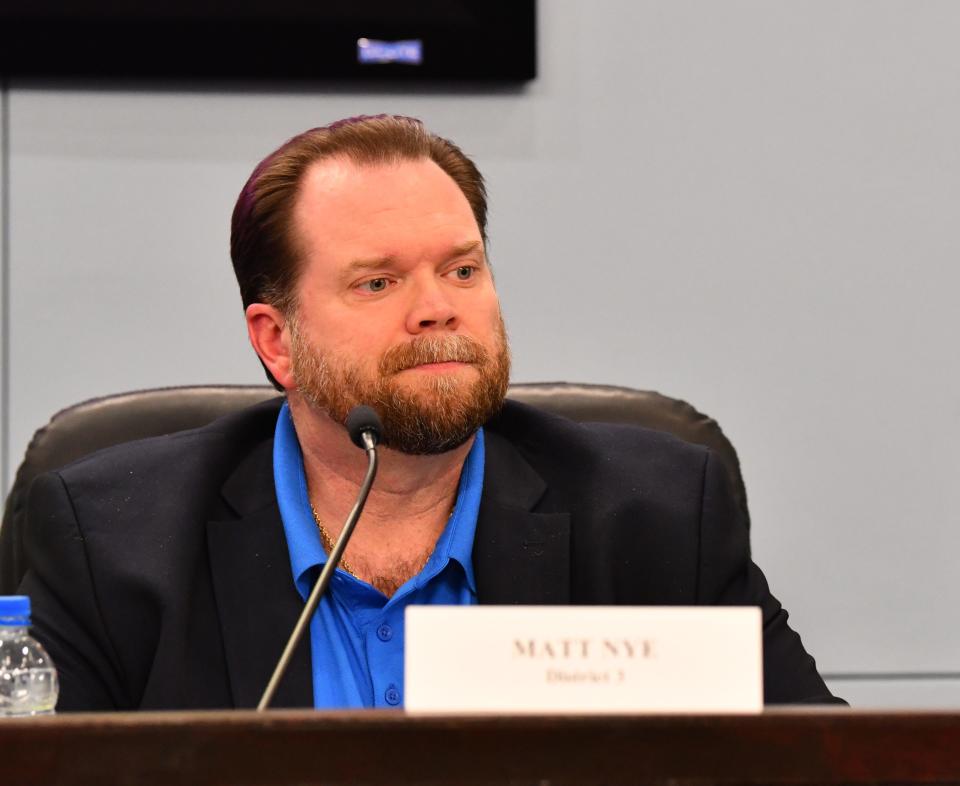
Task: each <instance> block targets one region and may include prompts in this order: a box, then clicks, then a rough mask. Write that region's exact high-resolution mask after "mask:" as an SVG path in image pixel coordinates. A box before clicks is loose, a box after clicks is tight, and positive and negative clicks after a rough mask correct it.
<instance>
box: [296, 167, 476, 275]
mask: <svg viewBox="0 0 960 786" xmlns="http://www.w3.org/2000/svg"><path fill="white" fill-rule="evenodd" d="M294 228H295V231H296V233H297V236H298V238H299V240H300V241H301V243H302V244H303V247H304V251H305V252H306V254H307V255H308V256H311V257H312V256H316V255H324V254H325V253H326V252H328V251H329V252H332V253H336V254H337V255H338V256H340V255H342V254H344V253H349V254H351V255H361V256H362V255H374V254H384V255H387V254H389V255H394V254H399V253H402V252H403V251H404V250H407V249H411V248H415V247H419V246H422V245H423V244H424V243H429V242H435V243H437V244H441V245H442V244H450V243H453V244H462V243H464V242H468V241H470V240H479V239H480V229H479V227H478V226H477V223H476V220H475V219H474V216H473V211H472V210H471V208H470V204H469V203H468V202H467V199H466V197H465V196H464V195H463V192H462V191H461V190H460V187H459V186H458V185H457V184H456V183H455V182H454V181H453V179H452V178H451V177H450V176H449V175H448V174H447V173H446V172H444V171H443V170H442V169H441V168H440V167H439V166H437V164H435V163H434V162H433V161H430V160H429V159H417V160H413V161H409V160H404V161H398V162H396V163H390V164H376V165H363V164H357V163H355V162H353V161H351V160H349V159H346V158H333V159H327V160H324V161H321V162H318V163H316V164H313V165H312V166H311V167H310V168H309V169H308V170H307V172H306V173H305V174H304V177H303V181H302V183H301V187H300V189H299V193H298V197H297V202H296V206H295V208H294Z"/></svg>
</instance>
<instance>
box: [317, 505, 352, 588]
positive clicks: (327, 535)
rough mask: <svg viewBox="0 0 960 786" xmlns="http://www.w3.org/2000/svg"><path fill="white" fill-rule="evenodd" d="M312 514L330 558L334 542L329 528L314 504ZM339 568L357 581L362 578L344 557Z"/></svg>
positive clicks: (341, 558)
mask: <svg viewBox="0 0 960 786" xmlns="http://www.w3.org/2000/svg"><path fill="white" fill-rule="evenodd" d="M310 512H311V513H313V520H314V521H315V522H317V529H319V530H320V540H321V541H322V543H323V548H324V551H326V552H327V556H328V557H329V556H330V555H331V554H332V553H333V546H334V540H333V538H331V537H330V533H329V532H327V528H326V527H325V526H323V522H322V521H320V517H319V516H318V515H317V509H316V508H315V507H313V503H312V502H311V503H310ZM339 567H341V568H343V569H344V570H345V571H346V572H347V573H349V574H350V575H351V576H353V577H354V578H355V579H359V578H360V577H359V576H358V575H357V572H356V571H355V570H354V569H353V568H351V567H350V563H349V562H347V561H346V560H345V559H344V558H343V557H342V556H341V557H340V565H339Z"/></svg>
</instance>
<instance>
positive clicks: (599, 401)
mask: <svg viewBox="0 0 960 786" xmlns="http://www.w3.org/2000/svg"><path fill="white" fill-rule="evenodd" d="M277 395H279V394H278V393H277V392H276V391H275V390H274V389H273V388H271V387H269V386H267V385H202V386H191V387H175V388H157V389H153V390H140V391H135V392H132V393H119V394H117V395H112V396H105V397H103V398H97V399H92V400H91V401H85V402H83V403H81V404H76V405H74V406H72V407H69V408H67V409H64V410H62V411H61V412H58V413H57V414H56V415H54V416H53V417H52V418H51V419H50V422H49V423H48V424H47V425H46V426H43V427H42V428H40V429H39V430H38V431H37V432H36V434H34V436H33V439H32V440H31V442H30V445H29V446H28V447H27V451H26V454H25V455H24V458H23V461H22V463H21V464H20V467H19V468H18V470H17V474H16V478H15V479H14V483H13V487H12V488H11V490H10V494H9V496H8V497H7V501H6V505H5V507H4V511H3V526H2V528H0V593H3V594H10V593H12V592H14V591H15V590H16V588H17V586H18V585H19V583H20V579H21V578H22V577H23V574H24V573H25V572H26V570H27V567H28V566H27V565H26V564H25V561H24V557H23V547H22V532H23V527H24V525H25V519H26V500H27V491H28V489H29V487H30V483H31V482H32V481H33V479H34V478H35V477H36V476H37V475H39V474H41V473H43V472H47V471H48V470H52V469H58V468H59V467H62V466H64V465H66V464H69V463H70V462H71V461H74V460H75V459H78V458H80V457H82V456H85V455H87V454H89V453H93V452H94V451H96V450H100V449H101V448H106V447H110V446H111V445H116V444H119V443H121V442H130V441H132V440H135V439H142V438H144V437H152V436H159V435H161V434H170V433H173V432H175V431H183V430H184V429H190V428H196V427H198V426H202V425H205V424H207V423H209V422H211V421H212V420H215V419H216V418H218V417H220V416H221V415H225V414H227V413H229V412H233V411H236V410H238V409H242V408H243V407H247V406H251V405H253V404H256V403H259V402H260V401H264V400H265V399H268V398H271V397H273V396H277ZM508 395H509V396H510V398H512V399H515V400H517V401H522V402H524V403H526V404H532V405H533V406H537V407H540V408H542V409H545V410H548V411H551V412H555V413H556V414H559V415H563V416H564V417H568V418H570V419H572V420H578V421H582V422H588V421H598V422H605V423H633V424H636V425H640V426H645V427H647V428H651V429H656V430H658V431H666V432H669V433H672V434H674V435H676V436H678V437H680V438H681V439H683V440H686V441H687V442H694V443H697V444H700V445H706V446H707V447H709V448H711V449H712V450H713V451H714V452H716V453H717V454H718V455H719V457H720V458H721V460H722V461H723V464H724V466H725V467H726V469H727V472H728V474H729V476H730V481H731V485H732V487H733V490H734V494H735V495H736V497H737V501H738V502H739V504H740V507H741V508H742V510H743V513H744V517H745V520H746V521H747V523H748V525H749V520H750V519H749V512H748V509H747V495H746V489H745V488H744V484H743V478H742V477H741V474H740V462H739V459H738V458H737V452H736V451H735V450H734V448H733V445H731V444H730V442H729V440H728V439H727V438H726V436H725V435H724V433H723V431H722V430H721V429H720V426H719V425H718V424H717V422H716V421H715V420H713V419H712V418H710V417H708V416H707V415H704V414H702V413H700V412H698V411H697V410H696V409H694V408H693V407H692V406H690V405H689V404H687V403H686V402H685V401H680V400H678V399H673V398H669V397H667V396H663V395H661V394H659V393H654V392H652V391H646V390H633V389H631V388H623V387H613V386H610V385H582V384H574V383H567V382H536V383H527V384H516V385H511V387H510V391H509V393H508Z"/></svg>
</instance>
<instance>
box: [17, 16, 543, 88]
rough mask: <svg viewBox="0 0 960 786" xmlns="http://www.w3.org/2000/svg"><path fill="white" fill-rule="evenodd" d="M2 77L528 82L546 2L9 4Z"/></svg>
mask: <svg viewBox="0 0 960 786" xmlns="http://www.w3.org/2000/svg"><path fill="white" fill-rule="evenodd" d="M0 75H3V76H6V77H14V78H15V77H54V78H57V77H66V78H72V77H104V78H119V79H127V78H156V79H217V80H220V79H228V80H233V79H238V80H239V79H242V80H260V79H263V80H277V79H284V80H288V79H295V80H327V79H335V80H380V81H383V80H389V81H392V80H413V81H510V82H519V81H526V80H529V79H533V78H534V77H535V76H536V0H432V1H431V0H392V2H391V1H390V0H354V2H344V1H343V0H336V1H334V2H329V1H325V0H312V2H310V1H308V0H234V1H233V2H230V1H229V0H227V1H224V0H155V1H154V2H146V0H133V2H125V1H124V0H2V2H0Z"/></svg>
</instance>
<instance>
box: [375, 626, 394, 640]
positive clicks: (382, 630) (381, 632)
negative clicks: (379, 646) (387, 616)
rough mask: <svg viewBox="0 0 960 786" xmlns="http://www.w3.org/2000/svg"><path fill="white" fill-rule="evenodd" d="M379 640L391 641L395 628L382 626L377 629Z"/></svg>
mask: <svg viewBox="0 0 960 786" xmlns="http://www.w3.org/2000/svg"><path fill="white" fill-rule="evenodd" d="M377 638H378V639H380V641H390V639H392V638H393V628H391V627H390V626H389V625H387V624H383V625H381V626H380V627H379V628H377Z"/></svg>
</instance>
